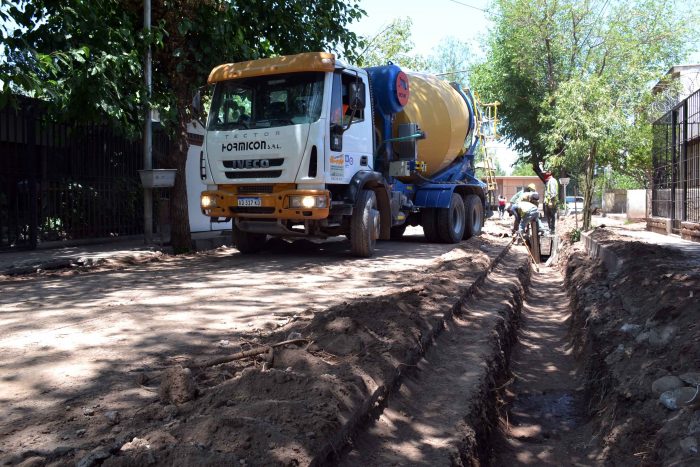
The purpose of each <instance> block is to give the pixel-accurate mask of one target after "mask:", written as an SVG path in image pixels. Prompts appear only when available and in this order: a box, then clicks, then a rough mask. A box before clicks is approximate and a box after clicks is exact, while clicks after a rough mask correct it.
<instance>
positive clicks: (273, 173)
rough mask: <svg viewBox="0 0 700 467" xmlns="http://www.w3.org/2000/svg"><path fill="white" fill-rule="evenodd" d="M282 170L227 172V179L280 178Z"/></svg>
mask: <svg viewBox="0 0 700 467" xmlns="http://www.w3.org/2000/svg"><path fill="white" fill-rule="evenodd" d="M281 175H282V171H281V170H236V171H231V172H226V177H227V178H278V177H279V176H281Z"/></svg>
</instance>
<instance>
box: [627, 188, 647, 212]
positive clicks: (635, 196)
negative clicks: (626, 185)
mask: <svg viewBox="0 0 700 467" xmlns="http://www.w3.org/2000/svg"><path fill="white" fill-rule="evenodd" d="M625 212H626V213H627V218H628V219H645V218H646V217H647V190H627V199H626V206H625Z"/></svg>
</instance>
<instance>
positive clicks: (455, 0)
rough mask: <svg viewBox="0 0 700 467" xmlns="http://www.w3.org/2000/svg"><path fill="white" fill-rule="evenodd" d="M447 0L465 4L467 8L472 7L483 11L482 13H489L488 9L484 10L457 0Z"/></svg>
mask: <svg viewBox="0 0 700 467" xmlns="http://www.w3.org/2000/svg"><path fill="white" fill-rule="evenodd" d="M449 1H451V2H452V3H456V4H458V5H462V6H466V7H467V8H473V9H475V10H479V11H483V12H484V13H489V11H488V10H484V9H483V8H479V7H478V6H474V5H469V4H467V3H462V2H459V1H457V0H449Z"/></svg>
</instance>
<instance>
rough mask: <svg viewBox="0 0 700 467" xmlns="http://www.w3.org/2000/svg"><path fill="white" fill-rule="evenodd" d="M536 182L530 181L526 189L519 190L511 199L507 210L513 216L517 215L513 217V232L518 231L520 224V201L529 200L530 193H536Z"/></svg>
mask: <svg viewBox="0 0 700 467" xmlns="http://www.w3.org/2000/svg"><path fill="white" fill-rule="evenodd" d="M535 189H536V187H535V184H534V183H530V184H529V185H528V186H526V187H525V189H523V190H520V191H518V192H517V193H515V194H514V195H513V197H512V198H511V199H510V204H509V205H508V208H507V211H508V214H510V215H511V216H515V219H513V230H512V233H513V234H515V232H517V231H518V225H519V224H520V214H519V213H518V203H519V202H520V201H521V200H525V201H527V200H528V199H529V198H530V195H531V194H532V193H535Z"/></svg>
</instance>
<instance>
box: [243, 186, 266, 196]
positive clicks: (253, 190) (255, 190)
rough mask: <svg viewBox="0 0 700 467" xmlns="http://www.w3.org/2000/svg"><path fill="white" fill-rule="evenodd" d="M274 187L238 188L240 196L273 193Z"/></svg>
mask: <svg viewBox="0 0 700 467" xmlns="http://www.w3.org/2000/svg"><path fill="white" fill-rule="evenodd" d="M272 188H273V187H272V185H241V186H239V187H238V194H239V195H247V194H250V193H272Z"/></svg>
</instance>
